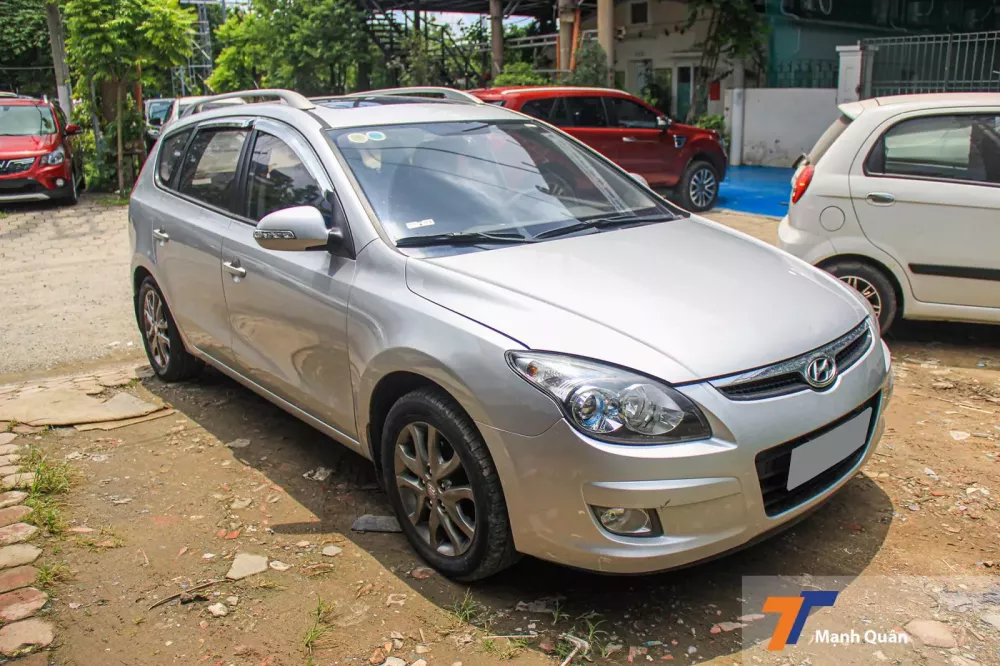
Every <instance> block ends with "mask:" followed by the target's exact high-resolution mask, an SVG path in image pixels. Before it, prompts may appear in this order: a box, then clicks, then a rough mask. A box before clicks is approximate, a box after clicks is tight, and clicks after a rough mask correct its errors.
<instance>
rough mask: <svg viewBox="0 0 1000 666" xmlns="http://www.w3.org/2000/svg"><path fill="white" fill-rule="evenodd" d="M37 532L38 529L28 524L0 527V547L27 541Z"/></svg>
mask: <svg viewBox="0 0 1000 666" xmlns="http://www.w3.org/2000/svg"><path fill="white" fill-rule="evenodd" d="M37 531H38V528H37V527H35V526H34V525H28V524H27V523H14V524H13V525H8V526H7V527H0V545H3V546H9V545H11V544H12V543H21V542H22V541H27V540H28V539H30V538H31V537H32V536H34V534H35V532H37Z"/></svg>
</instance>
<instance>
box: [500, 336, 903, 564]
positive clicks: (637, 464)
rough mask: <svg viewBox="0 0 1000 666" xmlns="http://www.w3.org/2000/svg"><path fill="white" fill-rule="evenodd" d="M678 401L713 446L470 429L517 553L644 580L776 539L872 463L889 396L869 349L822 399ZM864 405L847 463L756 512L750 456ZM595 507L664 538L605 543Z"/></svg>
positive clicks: (804, 395) (612, 538) (877, 355)
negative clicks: (490, 470)
mask: <svg viewBox="0 0 1000 666" xmlns="http://www.w3.org/2000/svg"><path fill="white" fill-rule="evenodd" d="M680 390H682V391H684V393H685V394H686V395H687V396H688V397H690V398H691V399H692V400H694V401H695V402H696V403H698V405H699V406H700V407H701V408H702V410H703V411H704V412H705V414H706V416H708V418H709V420H710V421H711V423H712V430H713V437H712V438H711V439H709V440H704V441H699V442H689V443H684V444H674V445H659V446H621V445H614V444H607V443H604V442H599V441H596V440H593V439H590V438H588V437H586V436H584V435H582V434H580V433H579V432H578V431H576V430H575V429H573V428H572V427H571V426H570V425H569V423H567V422H566V421H565V420H561V421H559V422H558V423H556V424H555V425H554V426H553V427H552V428H550V429H549V430H548V431H546V432H545V433H543V434H542V435H538V436H535V437H526V436H522V435H517V434H513V433H510V432H506V431H501V430H497V429H495V428H490V427H488V426H485V425H484V424H480V431H481V432H482V433H483V437H484V438H485V439H486V441H487V444H488V445H489V448H490V450H491V452H492V453H493V454H494V455H493V457H494V461H495V463H496V464H497V468H498V471H499V472H500V478H501V480H502V482H503V487H504V494H505V496H506V500H507V504H508V512H509V515H510V520H511V527H512V530H513V534H514V542H515V546H516V547H517V549H518V551H520V552H522V553H525V554H528V555H533V556H535V557H539V558H541V559H545V560H550V561H553V562H557V563H560V564H565V565H568V566H572V567H577V568H582V569H590V570H594V571H601V572H607V573H646V572H652V571H661V570H665V569H671V568H675V567H680V566H684V565H687V564H691V563H693V562H697V561H699V560H704V559H708V558H712V557H714V556H717V555H719V554H721V553H725V552H726V551H729V550H734V549H738V548H740V547H742V546H745V545H746V544H748V543H749V542H751V541H754V540H756V539H758V538H760V537H761V536H762V535H766V534H769V533H774V532H777V531H780V528H781V527H782V526H785V525H787V524H790V523H791V522H793V521H795V520H796V519H797V518H800V517H802V516H803V515H804V514H806V513H808V512H809V511H810V510H812V509H814V508H816V507H817V506H818V505H819V504H821V503H822V502H823V501H824V500H826V499H828V498H829V497H830V496H831V495H833V494H834V493H835V492H836V491H837V490H838V489H839V488H840V487H841V486H843V485H844V484H845V483H847V482H848V481H849V480H850V479H851V477H852V476H853V475H854V474H855V473H856V471H857V470H858V469H859V468H860V467H861V466H862V465H864V464H865V462H866V461H867V460H868V458H869V457H870V456H871V455H872V453H873V452H874V450H875V447H876V446H877V444H878V441H879V439H880V437H881V435H882V432H883V430H884V428H885V418H884V414H885V409H886V406H887V404H888V401H889V398H890V396H891V393H892V374H891V370H890V358H889V351H888V348H886V347H885V345H884V344H883V343H881V342H876V343H875V344H873V345H872V346H871V347H870V349H869V350H868V351H867V352H866V354H865V355H864V356H863V357H862V358H861V359H860V360H859V361H858V362H857V363H855V364H854V365H853V366H851V367H850V368H849V369H848V370H847V371H845V372H844V373H842V374H841V375H840V376H839V377H838V379H837V380H836V382H835V384H834V385H833V386H832V387H831V388H830V389H828V390H826V391H825V392H822V393H817V392H814V391H811V390H807V391H803V392H800V393H796V394H793V395H787V396H782V397H777V398H770V399H764V400H755V401H746V402H735V401H731V400H729V399H728V398H726V397H725V396H723V395H722V394H721V393H719V392H718V391H716V390H715V389H714V388H712V387H711V386H709V385H708V384H704V383H702V384H697V385H691V386H686V387H680ZM865 405H871V406H873V416H872V420H871V423H870V427H869V429H868V433H867V440H866V441H864V442H860V441H859V442H858V446H859V449H858V451H857V453H856V455H852V456H850V457H849V458H848V459H846V460H844V461H843V462H842V463H841V464H839V465H835V466H834V468H831V469H830V470H828V472H827V473H824V474H825V476H824V474H820V476H819V477H816V482H815V483H812V484H811V486H810V488H809V489H808V492H806V493H805V495H802V494H801V493H800V496H798V497H792V498H791V504H790V505H788V506H787V508H786V506H785V505H780V506H779V507H778V509H775V506H776V505H774V504H773V503H771V504H769V508H765V501H764V495H763V494H762V490H761V483H760V480H759V477H758V460H757V458H758V454H760V453H761V452H765V451H768V450H769V449H774V448H777V447H780V446H781V445H782V444H784V445H785V446H786V447H787V446H789V443H792V442H796V441H797V440H802V439H803V437H804V436H808V435H810V434H811V433H814V432H816V431H819V430H822V429H823V428H824V427H825V426H828V425H830V424H833V423H835V422H838V421H840V420H841V419H843V418H844V417H845V415H848V414H851V413H852V412H855V411H856V410H858V409H859V408H861V407H862V406H865ZM765 455H767V454H765ZM821 477H822V478H821ZM790 494H791V493H790ZM594 506H602V507H623V508H633V509H645V510H647V511H651V512H654V513H655V515H656V517H657V518H658V519H659V523H660V525H661V526H662V532H663V534H662V536H655V537H623V536H618V535H614V534H612V533H610V532H608V531H606V530H604V529H603V528H602V527H601V526H600V525H599V523H598V521H597V519H596V517H595V516H594V513H593V510H592V509H591V507H594Z"/></svg>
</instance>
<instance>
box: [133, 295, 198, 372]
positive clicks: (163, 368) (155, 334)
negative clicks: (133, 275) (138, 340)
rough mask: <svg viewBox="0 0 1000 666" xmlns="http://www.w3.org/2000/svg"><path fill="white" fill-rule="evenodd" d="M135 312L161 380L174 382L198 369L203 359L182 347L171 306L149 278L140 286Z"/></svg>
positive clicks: (148, 355) (144, 341)
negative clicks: (169, 306)
mask: <svg viewBox="0 0 1000 666" xmlns="http://www.w3.org/2000/svg"><path fill="white" fill-rule="evenodd" d="M135 314H136V319H137V320H138V322H139V331H140V332H141V333H142V344H143V346H144V347H145V348H146V356H147V358H149V364H150V365H151V366H152V367H153V371H154V372H155V373H156V374H157V376H158V377H159V378H160V379H162V380H164V381H168V382H176V381H180V380H182V379H190V378H191V377H195V376H197V375H198V373H200V372H201V369H202V367H203V365H202V362H201V361H200V360H199V359H197V358H195V357H194V356H192V355H191V354H189V353H188V351H187V349H185V348H184V341H183V340H181V336H180V333H179V332H178V331H177V325H176V324H175V323H174V318H173V316H171V314H170V309H169V308H168V307H167V304H166V301H164V300H163V294H161V293H160V290H159V288H158V287H157V286H156V283H155V282H154V281H153V278H151V277H147V278H146V279H145V280H143V281H142V286H141V287H139V293H138V294H137V295H136V301H135Z"/></svg>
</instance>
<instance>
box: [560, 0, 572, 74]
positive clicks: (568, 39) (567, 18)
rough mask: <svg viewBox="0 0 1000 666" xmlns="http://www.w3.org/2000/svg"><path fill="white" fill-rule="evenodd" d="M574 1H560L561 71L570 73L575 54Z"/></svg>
mask: <svg viewBox="0 0 1000 666" xmlns="http://www.w3.org/2000/svg"><path fill="white" fill-rule="evenodd" d="M575 13H576V10H575V8H574V7H573V0H559V69H561V70H565V71H569V63H570V59H571V58H572V53H573V20H574V19H575V16H574V14H575Z"/></svg>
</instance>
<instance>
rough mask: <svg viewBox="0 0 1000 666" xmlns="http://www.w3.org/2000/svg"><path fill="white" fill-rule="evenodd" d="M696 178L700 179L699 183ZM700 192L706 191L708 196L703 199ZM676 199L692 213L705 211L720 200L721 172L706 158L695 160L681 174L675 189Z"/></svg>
mask: <svg viewBox="0 0 1000 666" xmlns="http://www.w3.org/2000/svg"><path fill="white" fill-rule="evenodd" d="M695 179H699V180H698V183H703V185H698V184H697V183H695V182H694V181H695ZM698 192H704V193H705V195H706V196H707V198H705V199H703V198H702V196H703V195H701V194H698ZM674 199H675V200H676V201H677V203H678V204H679V205H680V207H681V208H683V209H685V210H689V211H691V212H692V213H703V212H705V211H706V210H709V209H711V208H712V207H713V206H715V203H716V202H717V201H718V200H719V172H718V170H716V168H715V167H714V166H712V164H711V163H709V162H706V161H704V160H695V161H693V162H691V163H690V164H688V166H687V169H685V170H684V175H683V176H681V179H680V182H678V183H677V188H676V189H675V190H674Z"/></svg>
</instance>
